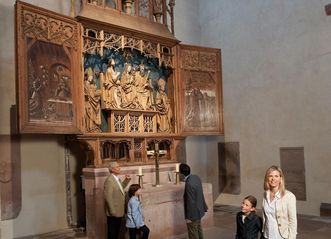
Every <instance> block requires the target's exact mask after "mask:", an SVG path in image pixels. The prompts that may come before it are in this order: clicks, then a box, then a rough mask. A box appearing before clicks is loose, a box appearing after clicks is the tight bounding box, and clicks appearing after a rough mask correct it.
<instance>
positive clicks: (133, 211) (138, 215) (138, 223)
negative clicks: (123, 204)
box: [126, 184, 149, 239]
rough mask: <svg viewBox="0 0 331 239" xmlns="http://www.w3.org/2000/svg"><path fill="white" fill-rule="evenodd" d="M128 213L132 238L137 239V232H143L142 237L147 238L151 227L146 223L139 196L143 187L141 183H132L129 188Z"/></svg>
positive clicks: (127, 221) (128, 225)
mask: <svg viewBox="0 0 331 239" xmlns="http://www.w3.org/2000/svg"><path fill="white" fill-rule="evenodd" d="M128 193H129V198H130V199H129V202H128V213H127V220H126V227H127V228H129V235H130V239H136V234H137V232H139V233H142V237H141V238H142V239H147V238H148V235H149V228H148V227H147V226H146V225H145V223H144V217H143V215H142V210H141V205H140V201H139V196H140V195H141V188H140V186H139V184H132V185H131V186H130V188H129V192H128Z"/></svg>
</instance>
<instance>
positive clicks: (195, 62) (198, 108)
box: [177, 44, 224, 135]
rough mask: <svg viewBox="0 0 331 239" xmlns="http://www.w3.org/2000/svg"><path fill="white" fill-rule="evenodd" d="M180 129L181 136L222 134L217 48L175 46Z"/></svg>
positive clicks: (220, 86)
mask: <svg viewBox="0 0 331 239" xmlns="http://www.w3.org/2000/svg"><path fill="white" fill-rule="evenodd" d="M177 57H178V71H179V74H178V77H179V82H180V88H179V96H180V100H179V102H180V118H181V121H180V128H181V132H182V134H184V135H222V134H223V133H224V129H223V107H222V79H221V51H220V49H213V48H206V47H198V46H189V45H181V44H179V45H178V47H177Z"/></svg>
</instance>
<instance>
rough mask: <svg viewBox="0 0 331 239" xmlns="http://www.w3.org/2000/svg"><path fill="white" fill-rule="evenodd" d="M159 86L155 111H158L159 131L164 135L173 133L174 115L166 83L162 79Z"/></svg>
mask: <svg viewBox="0 0 331 239" xmlns="http://www.w3.org/2000/svg"><path fill="white" fill-rule="evenodd" d="M157 86H158V89H157V92H156V96H155V109H156V111H158V114H157V124H158V131H159V132H163V133H171V131H172V119H173V114H172V109H171V104H170V99H169V98H168V96H167V94H166V92H165V86H166V81H165V80H164V79H162V78H160V79H159V80H158V83H157Z"/></svg>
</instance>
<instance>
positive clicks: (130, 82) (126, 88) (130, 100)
mask: <svg viewBox="0 0 331 239" xmlns="http://www.w3.org/2000/svg"><path fill="white" fill-rule="evenodd" d="M134 83H135V82H134V75H133V73H132V66H131V64H129V63H126V64H125V65H124V71H123V73H122V77H121V87H122V90H123V91H122V93H123V95H122V104H121V107H122V108H124V109H126V108H129V109H141V108H142V106H141V105H140V103H139V101H138V96H137V91H136V86H135V84H134Z"/></svg>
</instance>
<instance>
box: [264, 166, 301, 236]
mask: <svg viewBox="0 0 331 239" xmlns="http://www.w3.org/2000/svg"><path fill="white" fill-rule="evenodd" d="M264 190H265V192H264V195H263V201H262V212H263V235H264V237H265V238H268V239H283V238H286V239H295V238H296V235H297V211H296V198H295V196H294V194H293V193H292V192H290V191H288V190H286V189H285V179H284V174H283V171H282V169H281V168H280V167H278V166H271V167H270V168H268V169H267V172H266V174H265V177H264Z"/></svg>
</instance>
